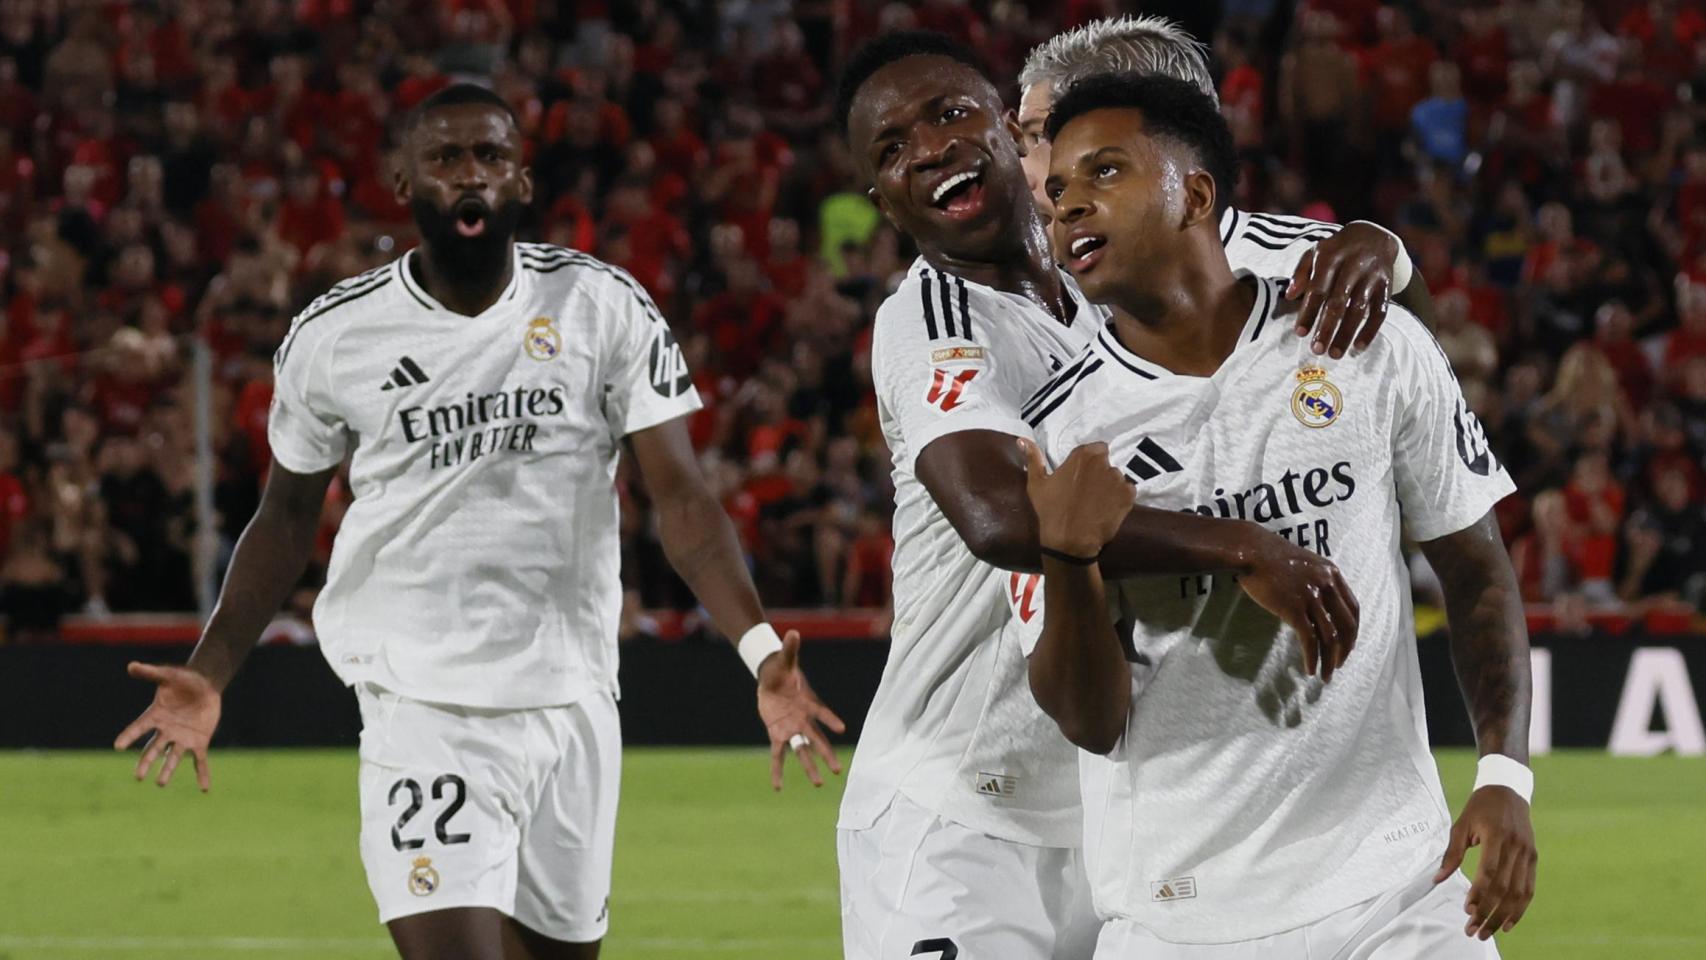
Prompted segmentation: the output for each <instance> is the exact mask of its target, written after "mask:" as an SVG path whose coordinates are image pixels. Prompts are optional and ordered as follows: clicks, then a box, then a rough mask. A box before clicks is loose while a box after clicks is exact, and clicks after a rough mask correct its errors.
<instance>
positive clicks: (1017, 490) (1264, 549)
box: [917, 430, 1360, 679]
mask: <svg viewBox="0 0 1706 960" xmlns="http://www.w3.org/2000/svg"><path fill="white" fill-rule="evenodd" d="M917 469H918V478H919V480H921V481H923V483H924V487H925V489H927V490H929V491H930V496H931V498H932V499H934V500H935V501H936V504H937V505H938V506H939V507H941V509H942V513H943V514H944V515H945V516H947V518H948V522H949V523H950V524H952V525H953V527H954V531H955V532H956V533H958V534H959V535H960V539H962V540H964V541H965V544H966V546H967V547H969V548H970V549H971V552H972V554H973V555H974V556H976V557H977V558H978V559H979V560H982V561H983V562H984V563H987V564H989V565H991V566H994V567H999V568H1001V569H1003V570H1018V571H1022V572H1025V573H1037V572H1039V571H1041V570H1042V553H1041V552H1040V551H1039V550H1038V545H1039V544H1038V539H1037V514H1036V511H1035V510H1034V509H1033V508H1032V506H1031V501H1030V498H1029V496H1028V495H1027V493H1026V486H1025V459H1024V457H1023V455H1022V454H1021V453H1020V450H1019V448H1018V447H1017V446H1016V445H1015V444H1014V443H1013V438H1012V437H1010V436H1008V435H1007V434H1004V433H998V432H996V431H993V430H963V431H960V432H958V433H951V434H948V435H947V436H944V437H940V438H938V439H936V440H933V441H931V443H930V445H929V446H927V447H925V448H924V449H923V450H922V451H921V452H920V453H919V455H918V464H917ZM1100 568H1101V575H1102V576H1104V577H1107V578H1109V579H1113V580H1117V579H1120V578H1121V577H1130V576H1143V575H1147V574H1181V575H1183V574H1193V573H1220V572H1223V571H1230V572H1232V573H1235V574H1237V575H1238V577H1239V585H1240V586H1242V587H1243V588H1244V591H1245V592H1246V593H1248V594H1249V595H1250V598H1251V599H1253V600H1255V601H1256V602H1257V603H1258V604H1260V605H1261V606H1262V608H1263V609H1265V610H1267V611H1268V612H1270V613H1272V614H1273V615H1274V616H1277V617H1279V618H1280V620H1282V621H1284V622H1285V624H1286V625H1287V626H1289V627H1291V628H1292V629H1293V630H1294V631H1296V632H1297V637H1298V642H1299V643H1300V644H1301V645H1302V647H1303V653H1304V661H1305V666H1306V667H1307V669H1308V670H1309V672H1310V673H1312V674H1313V673H1316V672H1318V671H1319V673H1320V675H1321V676H1322V677H1323V678H1324V679H1331V677H1332V675H1333V671H1334V670H1335V669H1337V668H1338V667H1339V666H1341V665H1342V664H1343V663H1344V662H1345V658H1346V657H1348V656H1349V655H1350V652H1351V648H1352V647H1354V646H1355V645H1356V636H1357V625H1358V617H1359V615H1360V608H1359V607H1358V605H1357V601H1356V597H1355V596H1354V595H1353V594H1352V593H1351V588H1350V585H1349V584H1347V583H1346V582H1345V580H1344V577H1343V576H1341V575H1340V573H1339V568H1338V567H1337V566H1335V565H1334V564H1333V562H1332V561H1331V560H1328V559H1326V558H1325V557H1321V556H1318V555H1316V554H1314V553H1312V552H1310V551H1308V550H1305V549H1303V548H1302V547H1299V546H1296V545H1295V544H1293V543H1291V542H1290V541H1288V540H1286V539H1285V538H1283V537H1280V536H1278V535H1277V534H1274V533H1272V532H1270V531H1268V530H1266V529H1264V528H1263V527H1262V526H1261V525H1259V524H1256V523H1251V522H1250V521H1248V520H1222V519H1219V518H1216V517H1204V516H1201V515H1198V514H1195V513H1185V512H1183V511H1179V510H1160V509H1156V508H1154V507H1145V506H1141V505H1140V506H1135V507H1132V508H1131V511H1130V512H1129V513H1128V514H1127V515H1126V518H1125V521H1124V522H1123V523H1121V524H1120V526H1119V530H1118V532H1116V533H1115V534H1114V538H1113V539H1112V540H1111V541H1109V542H1108V545H1107V547H1106V549H1104V550H1103V551H1102V555H1101V561H1100Z"/></svg>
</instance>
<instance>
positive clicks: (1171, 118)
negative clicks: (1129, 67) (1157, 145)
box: [1043, 73, 1238, 214]
mask: <svg viewBox="0 0 1706 960" xmlns="http://www.w3.org/2000/svg"><path fill="white" fill-rule="evenodd" d="M1109 109H1115V110H1120V109H1126V110H1136V111H1138V112H1139V113H1142V114H1143V126H1144V129H1145V130H1146V131H1148V132H1149V133H1150V134H1152V135H1154V136H1162V137H1169V138H1171V139H1173V140H1176V141H1178V142H1180V143H1183V144H1184V145H1186V146H1188V147H1190V148H1191V149H1192V150H1193V151H1195V152H1196V155H1197V161H1198V162H1199V163H1201V164H1202V168H1203V169H1204V170H1206V171H1208V175H1209V176H1211V177H1213V178H1214V211H1215V213H1217V214H1218V213H1220V212H1222V211H1224V210H1225V209H1226V208H1227V207H1228V206H1230V205H1231V203H1232V191H1233V189H1234V188H1235V187H1236V186H1237V185H1238V149H1237V148H1236V147H1235V146H1233V144H1232V131H1231V130H1230V129H1229V128H1228V127H1227V126H1226V118H1225V117H1222V116H1221V115H1220V110H1219V108H1217V107H1216V106H1215V105H1214V101H1212V100H1210V99H1209V98H1208V97H1207V96H1205V95H1204V94H1203V92H1202V91H1201V90H1198V89H1197V88H1196V86H1195V85H1194V84H1191V83H1188V82H1186V81H1184V80H1175V79H1174V78H1172V77H1164V76H1162V75H1160V74H1155V73H1151V74H1136V73H1103V74H1097V75H1096V76H1093V77H1085V78H1084V79H1082V80H1079V81H1078V82H1077V83H1074V84H1073V85H1072V86H1071V87H1068V88H1067V90H1066V93H1065V94H1064V95H1062V96H1061V98H1060V99H1059V100H1056V101H1055V103H1054V110H1053V111H1052V112H1050V113H1049V115H1048V123H1047V124H1046V125H1045V126H1044V128H1043V129H1044V133H1045V134H1046V135H1047V136H1048V138H1049V139H1050V140H1053V139H1055V138H1056V137H1057V136H1059V135H1060V131H1062V130H1064V129H1065V128H1066V125H1067V124H1069V123H1071V122H1072V121H1074V120H1076V119H1078V118H1079V117H1081V116H1083V115H1084V114H1086V113H1090V112H1091V111H1093V110H1109Z"/></svg>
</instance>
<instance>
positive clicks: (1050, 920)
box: [838, 33, 1390, 960]
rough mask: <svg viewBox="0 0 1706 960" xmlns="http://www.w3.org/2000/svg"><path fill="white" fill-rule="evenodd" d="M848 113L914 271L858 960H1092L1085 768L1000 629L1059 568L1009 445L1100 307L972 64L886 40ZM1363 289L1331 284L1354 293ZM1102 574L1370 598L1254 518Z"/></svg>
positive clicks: (1263, 599) (1358, 280) (953, 51)
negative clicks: (1234, 578) (1036, 198)
mask: <svg viewBox="0 0 1706 960" xmlns="http://www.w3.org/2000/svg"><path fill="white" fill-rule="evenodd" d="M839 107H840V110H839V116H840V118H841V120H842V124H843V129H844V131H845V133H846V135H847V137H848V141H849V144H850V145H851V147H852V151H853V155H854V157H855V162H856V164H857V165H858V168H859V170H860V172H861V174H862V176H864V177H865V178H867V179H868V182H869V183H870V184H871V191H870V195H871V197H872V199H873V200H874V201H875V202H876V204H877V206H878V208H879V209H880V210H881V211H882V212H883V214H884V215H885V216H886V217H887V218H888V219H889V220H890V221H891V222H893V223H894V224H895V225H896V227H898V228H899V229H900V230H901V231H903V232H905V233H906V234H907V235H908V236H910V237H911V238H912V239H913V241H914V242H915V243H916V244H917V245H918V248H919V250H920V253H921V256H920V257H919V259H918V261H917V262H916V263H914V264H913V266H912V268H911V269H910V270H909V271H908V273H907V276H906V279H905V280H904V281H903V282H902V283H901V285H900V287H899V289H898V290H896V291H895V293H894V294H893V295H892V296H890V297H889V299H888V300H887V301H885V302H884V304H883V305H882V307H881V309H880V310H879V311H878V314H877V320H876V330H875V334H874V341H873V347H872V352H873V356H872V361H873V376H874V380H875V384H876V390H877V397H878V411H879V415H880V418H881V422H882V427H883V432H884V436H885V438H886V439H887V441H888V445H889V447H890V449H891V451H892V453H893V467H894V479H895V489H896V492H895V501H896V513H895V518H894V536H895V541H896V545H895V555H894V565H895V575H894V583H895V615H894V627H893V630H892V644H891V648H890V653H889V659H888V663H887V666H886V667H885V670H884V673H883V678H882V682H881V685H880V686H879V687H878V690H877V694H876V697H875V699H874V701H873V703H872V706H871V709H870V712H869V714H868V716H867V721H866V726H865V732H864V735H863V737H862V739H861V742H860V748H859V760H858V762H857V763H856V764H855V765H854V769H853V772H852V774H851V775H850V777H849V782H848V787H847V792H846V795H845V798H844V800H843V803H842V809H841V818H840V822H839V826H840V833H839V840H838V843H839V851H838V852H839V861H840V868H841V886H842V930H843V942H844V946H845V951H846V956H847V957H849V958H852V960H868V958H879V957H880V958H883V960H888V958H892V957H910V956H927V957H932V958H934V957H938V956H941V957H947V956H953V955H959V956H964V957H967V958H972V957H1000V958H1008V957H1012V958H1032V957H1060V958H1081V957H1085V956H1088V955H1089V951H1090V949H1091V943H1092V941H1093V940H1094V937H1095V931H1096V926H1097V923H1096V919H1095V917H1094V915H1093V913H1092V911H1091V909H1090V902H1089V891H1088V885H1087V882H1086V880H1085V877H1084V872H1083V867H1082V854H1081V852H1080V844H1081V825H1080V813H1079V804H1078V789H1077V781H1076V760H1075V758H1074V751H1073V750H1072V747H1071V745H1070V744H1069V743H1068V742H1067V741H1066V740H1065V739H1064V738H1063V737H1062V736H1061V734H1060V733H1059V731H1058V730H1057V729H1056V728H1055V726H1054V724H1053V722H1052V721H1051V720H1050V719H1049V718H1048V717H1047V716H1046V715H1045V714H1043V713H1042V712H1041V710H1040V709H1039V708H1038V707H1037V704H1036V702H1035V700H1034V699H1033V697H1032V695H1031V693H1030V691H1029V689H1028V688H1027V680H1026V672H1025V661H1024V657H1023V654H1022V652H1021V650H1020V648H1019V644H1018V641H1017V639H1016V638H1012V639H1008V638H1004V636H1003V633H1004V630H1005V628H1006V626H1007V624H1008V623H1009V621H1010V620H1014V619H1024V618H1027V617H1031V616H1034V605H1033V601H1034V600H1038V599H1040V596H1038V595H1036V592H1035V591H1036V583H1037V578H1036V577H1035V575H1034V574H1032V573H1026V572H1020V573H1013V572H1010V571H1035V570H1037V569H1039V562H1040V557H1039V552H1038V544H1037V527H1036V518H1035V514H1034V513H1033V511H1032V510H1031V508H1030V504H1029V501H1028V500H1027V499H1026V494H1025V472H1024V461H1023V459H1022V458H1021V457H1020V456H1019V454H1018V451H1017V450H1016V449H1015V448H1014V445H1013V438H1014V437H1016V436H1017V437H1024V436H1029V435H1030V431H1031V427H1030V423H1029V421H1032V420H1035V419H1036V418H1039V417H1041V416H1044V415H1046V414H1047V412H1048V410H1049V408H1050V406H1051V404H1052V403H1053V400H1052V399H1051V398H1050V397H1049V396H1047V395H1043V396H1040V397H1039V398H1038V399H1036V400H1034V401H1029V402H1028V399H1027V398H1030V397H1031V396H1032V394H1033V393H1034V392H1035V391H1036V389H1037V388H1038V387H1039V386H1040V385H1042V384H1043V383H1044V382H1045V381H1048V380H1049V378H1050V377H1054V378H1055V383H1056V384H1057V385H1063V384H1070V383H1072V382H1074V381H1075V380H1076V379H1077V378H1079V377H1083V376H1089V375H1091V374H1093V373H1094V372H1095V371H1094V370H1093V369H1092V368H1091V367H1090V366H1089V365H1088V364H1080V363H1075V362H1073V358H1074V356H1075V355H1077V354H1078V353H1079V351H1080V350H1081V349H1082V347H1083V345H1084V344H1086V343H1088V342H1089V341H1090V340H1091V338H1093V337H1094V336H1095V335H1096V334H1097V332H1098V331H1100V330H1101V328H1102V326H1103V324H1104V322H1105V320H1106V314H1105V313H1104V312H1103V311H1102V310H1100V309H1099V308H1096V307H1094V306H1092V305H1091V304H1089V303H1087V302H1085V301H1084V299H1083V298H1082V296H1081V295H1080V294H1079V293H1078V292H1077V290H1076V287H1075V285H1074V284H1073V283H1072V281H1071V280H1070V279H1069V278H1068V277H1066V276H1065V275H1063V274H1062V273H1061V271H1060V270H1059V269H1058V268H1057V267H1056V265H1055V262H1054V257H1053V255H1052V253H1051V251H1050V248H1049V240H1048V236H1047V232H1046V230H1045V218H1044V217H1043V215H1042V213H1041V212H1040V211H1039V210H1038V209H1037V208H1036V205H1035V203H1034V202H1033V199H1032V197H1031V193H1030V190H1029V187H1028V186H1027V184H1026V182H1025V174H1024V170H1023V168H1022V167H1021V148H1020V145H1019V142H1018V131H1017V129H1016V127H1015V126H1014V125H1012V124H1011V123H1009V122H1007V121H1006V120H1004V118H1003V107H1002V104H1001V98H1000V95H999V94H998V93H997V91H996V88H995V86H994V84H993V83H991V82H990V80H989V78H988V77H987V76H986V75H985V74H984V73H983V72H982V70H981V69H980V68H979V67H978V66H977V64H976V63H975V60H974V59H973V58H972V57H971V55H970V54H968V53H967V52H966V51H964V50H963V49H962V48H960V47H958V46H956V45H955V44H953V43H952V42H951V41H948V40H946V39H945V38H943V37H940V36H938V35H934V34H916V33H899V34H890V35H887V36H885V37H882V38H880V39H878V40H876V41H873V42H872V43H871V44H870V45H868V46H867V47H865V48H863V49H862V50H861V51H860V52H859V53H858V54H856V55H855V57H854V58H853V59H852V60H851V61H850V63H849V65H848V68H847V71H846V75H845V76H844V78H843V80H842V87H841V96H840V101H839ZM1364 259H1365V261H1369V262H1372V261H1373V260H1374V259H1375V258H1364ZM1376 266H1377V267H1379V268H1380V269H1382V270H1388V271H1389V269H1390V263H1389V262H1388V263H1386V264H1385V265H1384V266H1381V265H1379V264H1376ZM1353 273H1354V272H1353V271H1349V270H1347V271H1344V272H1342V274H1341V275H1340V276H1339V277H1338V280H1339V281H1340V282H1347V283H1353V286H1354V287H1355V288H1358V289H1360V284H1362V283H1363V282H1364V281H1365V279H1366V278H1365V277H1362V276H1361V275H1354V276H1353ZM1346 289H1347V290H1348V289H1350V288H1346ZM1333 293H1334V295H1335V296H1339V297H1341V298H1342V297H1343V296H1345V295H1346V290H1336V291H1333ZM1371 319H1372V320H1373V321H1374V322H1376V323H1377V322H1378V321H1379V319H1380V317H1379V315H1378V314H1374V315H1373V316H1372V317H1371ZM1363 320H1364V317H1363V316H1361V315H1355V316H1352V315H1349V314H1347V316H1346V320H1345V322H1348V323H1351V324H1353V326H1354V325H1355V324H1357V323H1361V322H1363ZM1108 557H1109V563H1110V564H1111V565H1113V566H1114V567H1115V568H1117V569H1119V570H1121V571H1122V572H1125V573H1160V572H1169V573H1173V574H1180V573H1205V574H1206V573H1209V572H1213V571H1231V572H1237V573H1239V574H1241V575H1242V577H1241V581H1240V582H1241V585H1242V586H1243V588H1244V589H1245V590H1246V591H1248V592H1249V594H1250V595H1251V596H1252V597H1253V598H1254V599H1255V600H1256V601H1257V602H1258V603H1260V604H1261V605H1262V606H1263V607H1264V608H1266V609H1269V610H1272V611H1274V612H1275V614H1276V615H1278V616H1279V617H1280V618H1281V619H1282V620H1284V621H1285V622H1287V623H1289V624H1292V625H1293V626H1294V627H1295V628H1296V629H1298V630H1299V631H1300V632H1302V633H1306V634H1308V635H1310V636H1311V637H1315V636H1316V634H1315V633H1314V632H1313V628H1312V626H1311V624H1310V621H1309V619H1308V609H1307V608H1308V604H1309V598H1310V597H1313V596H1325V597H1339V598H1341V601H1342V602H1344V603H1347V604H1354V600H1352V599H1351V598H1350V597H1349V594H1348V590H1347V588H1346V587H1345V584H1344V581H1343V579H1342V578H1341V577H1340V575H1339V572H1338V570H1337V569H1336V568H1335V567H1334V565H1333V564H1332V562H1331V561H1330V560H1327V559H1326V558H1323V557H1321V556H1319V555H1318V554H1316V553H1314V552H1312V551H1309V550H1305V549H1303V548H1301V547H1298V546H1295V545H1293V544H1290V543H1287V542H1286V541H1285V540H1284V539H1282V538H1280V537H1277V536H1274V535H1273V534H1272V533H1270V532H1268V531H1267V530H1265V529H1263V528H1262V527H1261V526H1260V525H1258V524H1255V523H1252V522H1250V521H1247V520H1246V521H1240V520H1224V519H1219V518H1207V517H1200V516H1196V515H1194V514H1189V515H1187V514H1184V513H1180V512H1178V511H1170V510H1148V511H1138V512H1136V513H1134V514H1133V516H1132V517H1131V520H1130V522H1128V523H1126V524H1125V525H1124V526H1123V527H1122V528H1121V530H1120V533H1119V535H1118V537H1116V539H1115V541H1114V543H1113V544H1112V545H1111V546H1110V548H1109V551H1108ZM1343 626H1344V629H1343V630H1341V631H1339V633H1338V634H1337V638H1338V639H1337V640H1336V641H1332V642H1329V641H1328V640H1327V639H1326V638H1324V637H1323V638H1322V639H1321V642H1322V643H1323V644H1325V645H1326V646H1328V648H1329V652H1330V653H1332V654H1333V655H1337V650H1336V649H1335V648H1333V643H1334V642H1337V643H1344V644H1347V645H1348V644H1349V643H1350V642H1351V640H1352V638H1353V636H1354V632H1355V625H1354V623H1353V624H1345V625H1343Z"/></svg>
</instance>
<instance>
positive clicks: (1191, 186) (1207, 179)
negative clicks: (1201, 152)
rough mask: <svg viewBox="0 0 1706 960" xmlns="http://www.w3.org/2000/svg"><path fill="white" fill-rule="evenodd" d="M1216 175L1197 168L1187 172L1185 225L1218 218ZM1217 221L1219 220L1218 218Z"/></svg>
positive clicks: (1194, 224) (1191, 225) (1188, 225)
mask: <svg viewBox="0 0 1706 960" xmlns="http://www.w3.org/2000/svg"><path fill="white" fill-rule="evenodd" d="M1215 199H1216V192H1215V189H1214V175H1213V174H1211V173H1209V172H1208V171H1207V170H1202V169H1197V170H1192V171H1191V172H1189V173H1187V174H1185V217H1184V224H1183V225H1184V226H1187V227H1194V226H1196V225H1197V224H1199V223H1201V222H1203V221H1204V220H1216V218H1215V216H1214V203H1215ZM1216 222H1218V221H1217V220H1216Z"/></svg>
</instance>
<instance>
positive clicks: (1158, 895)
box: [1149, 877, 1197, 903]
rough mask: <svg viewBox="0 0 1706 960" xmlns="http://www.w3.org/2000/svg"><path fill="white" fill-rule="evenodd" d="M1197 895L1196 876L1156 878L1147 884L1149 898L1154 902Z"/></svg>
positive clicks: (1184, 898)
mask: <svg viewBox="0 0 1706 960" xmlns="http://www.w3.org/2000/svg"><path fill="white" fill-rule="evenodd" d="M1196 895H1197V878H1196V877H1177V878H1174V879H1172V880H1157V881H1155V882H1154V883H1151V884H1150V885H1149V899H1150V900H1151V901H1153V902H1155V903H1162V902H1165V901H1168V900H1189V899H1191V898H1193V897H1195V896H1196Z"/></svg>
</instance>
